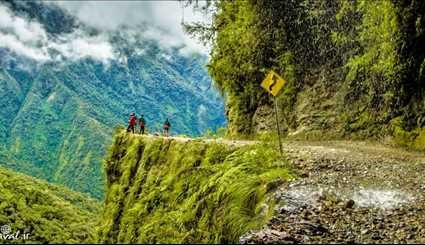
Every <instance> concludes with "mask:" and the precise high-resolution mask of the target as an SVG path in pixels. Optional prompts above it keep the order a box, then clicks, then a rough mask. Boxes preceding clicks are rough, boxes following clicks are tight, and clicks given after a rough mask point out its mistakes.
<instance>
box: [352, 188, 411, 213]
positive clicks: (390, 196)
mask: <svg viewBox="0 0 425 245" xmlns="http://www.w3.org/2000/svg"><path fill="white" fill-rule="evenodd" d="M352 199H353V201H354V202H355V203H356V205H357V206H358V207H378V208H383V209H392V208H396V207H399V206H401V205H403V204H407V203H410V202H413V200H414V198H413V196H412V195H410V194H407V193H405V192H402V191H397V190H374V189H362V190H359V191H356V192H354V194H353V196H352Z"/></svg>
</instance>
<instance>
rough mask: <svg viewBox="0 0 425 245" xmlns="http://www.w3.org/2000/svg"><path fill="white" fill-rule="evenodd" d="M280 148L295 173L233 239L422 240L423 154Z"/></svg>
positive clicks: (375, 148) (326, 145)
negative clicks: (260, 220) (260, 223)
mask: <svg viewBox="0 0 425 245" xmlns="http://www.w3.org/2000/svg"><path fill="white" fill-rule="evenodd" d="M147 137H159V136H147ZM167 139H171V140H177V141H180V142H187V141H191V140H202V141H204V142H215V143H223V144H228V145H235V146H243V145H248V144H254V143H257V142H253V141H233V140H213V139H192V138H184V137H169V138H167ZM283 148H284V152H285V156H284V158H286V159H287V160H288V161H289V162H291V164H290V166H292V168H293V171H294V172H295V173H296V174H297V176H298V178H297V179H296V180H295V181H293V182H289V183H285V184H283V185H282V186H281V187H280V188H279V189H278V190H277V191H276V192H275V193H274V196H273V198H274V199H275V201H276V203H277V205H276V206H275V207H274V209H275V215H274V216H273V217H272V219H271V220H270V222H269V223H268V224H267V225H266V226H265V227H264V228H263V229H261V230H258V231H251V232H249V233H248V234H245V235H243V236H242V237H241V238H240V242H241V243H245V244H246V243H347V242H348V243H425V153H420V152H409V151H406V150H403V149H399V148H393V147H387V146H383V145H380V144H376V143H367V142H353V141H327V142H289V141H287V142H284V145H283Z"/></svg>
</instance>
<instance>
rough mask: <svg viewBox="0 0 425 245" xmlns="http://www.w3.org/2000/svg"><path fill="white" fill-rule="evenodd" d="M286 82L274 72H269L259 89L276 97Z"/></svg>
mask: <svg viewBox="0 0 425 245" xmlns="http://www.w3.org/2000/svg"><path fill="white" fill-rule="evenodd" d="M285 83H286V81H285V80H284V79H283V78H281V77H280V76H279V75H278V74H277V73H276V72H274V71H270V72H269V74H267V76H266V78H264V80H263V82H262V83H261V87H263V88H264V89H265V90H267V91H268V92H269V93H271V94H272V95H273V96H276V95H277V94H278V93H279V91H280V90H281V89H282V87H283V85H285Z"/></svg>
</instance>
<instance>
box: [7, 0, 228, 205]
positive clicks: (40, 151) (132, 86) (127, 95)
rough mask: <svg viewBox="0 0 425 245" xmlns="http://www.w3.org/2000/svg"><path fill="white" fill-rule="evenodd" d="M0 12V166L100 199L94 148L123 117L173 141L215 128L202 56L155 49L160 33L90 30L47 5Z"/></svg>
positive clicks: (215, 101)
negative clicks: (141, 119)
mask: <svg viewBox="0 0 425 245" xmlns="http://www.w3.org/2000/svg"><path fill="white" fill-rule="evenodd" d="M0 13H1V14H0V18H2V19H1V20H0V105H1V108H2V110H1V111H0V163H1V165H3V166H6V167H8V168H12V169H14V170H17V171H20V172H24V173H26V174H29V175H32V176H35V177H39V178H43V179H46V180H48V181H51V182H55V183H60V184H64V185H66V186H68V187H70V188H72V189H74V190H77V191H82V192H88V193H90V194H91V195H93V196H95V197H98V198H100V197H102V195H103V194H102V193H103V174H102V170H101V162H102V156H103V155H104V148H105V147H104V146H105V144H106V143H107V142H109V140H110V137H111V135H112V130H113V128H114V127H115V126H117V125H125V124H126V121H127V119H128V115H129V113H130V112H136V114H138V115H140V114H144V115H145V118H146V121H147V127H148V130H149V131H150V132H155V131H159V130H160V127H161V125H162V123H163V121H164V120H165V118H166V117H170V119H171V122H172V133H175V134H189V135H199V134H201V133H203V132H204V131H206V130H207V129H211V130H215V129H216V128H218V127H221V126H223V125H224V124H225V118H224V109H223V102H222V98H221V96H220V95H219V94H218V92H217V91H216V90H215V88H214V86H212V81H211V79H210V77H209V76H208V74H207V72H206V68H205V64H206V63H207V57H206V56H205V55H204V54H202V53H199V52H195V51H191V49H190V48H188V46H185V45H184V44H182V43H178V42H176V43H174V44H170V45H163V44H164V42H160V41H159V39H158V38H159V37H160V38H166V35H165V34H166V31H164V30H161V29H156V27H152V26H151V25H149V23H139V24H137V25H133V26H125V25H123V26H121V27H120V28H118V29H114V30H107V31H105V30H100V29H97V28H95V27H93V26H89V25H87V24H86V23H84V22H82V21H81V20H79V19H78V18H77V17H76V16H74V15H72V14H71V12H70V11H68V10H67V9H66V8H63V7H61V6H59V5H57V4H52V3H42V2H23V1H6V2H2V3H1V4H0ZM164 33H165V34H164ZM163 34H164V35H163Z"/></svg>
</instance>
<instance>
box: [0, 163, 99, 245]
mask: <svg viewBox="0 0 425 245" xmlns="http://www.w3.org/2000/svg"><path fill="white" fill-rule="evenodd" d="M0 189H1V195H0V225H1V226H2V235H3V237H2V239H1V240H0V242H1V243H3V242H5V243H10V242H12V243H34V242H36V243H84V242H93V237H94V229H93V227H94V225H95V224H96V222H97V219H98V215H99V213H100V205H99V203H98V202H97V201H95V200H93V199H91V198H89V197H88V195H83V194H81V193H76V192H73V191H71V190H69V189H67V188H64V187H61V186H55V185H52V184H48V183H47V182H45V181H40V180H37V179H34V178H32V177H29V176H26V175H23V174H19V173H15V172H12V171H10V170H6V169H4V168H0ZM5 225H6V226H9V227H10V230H11V232H10V233H9V235H10V234H12V233H13V234H16V232H19V233H20V235H21V236H19V237H20V238H22V235H23V234H24V233H25V234H29V237H28V240H22V239H17V240H13V239H11V240H9V239H5V237H6V236H5V235H7V232H5V231H3V226H5ZM19 237H18V238H19ZM3 239H5V240H3Z"/></svg>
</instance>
